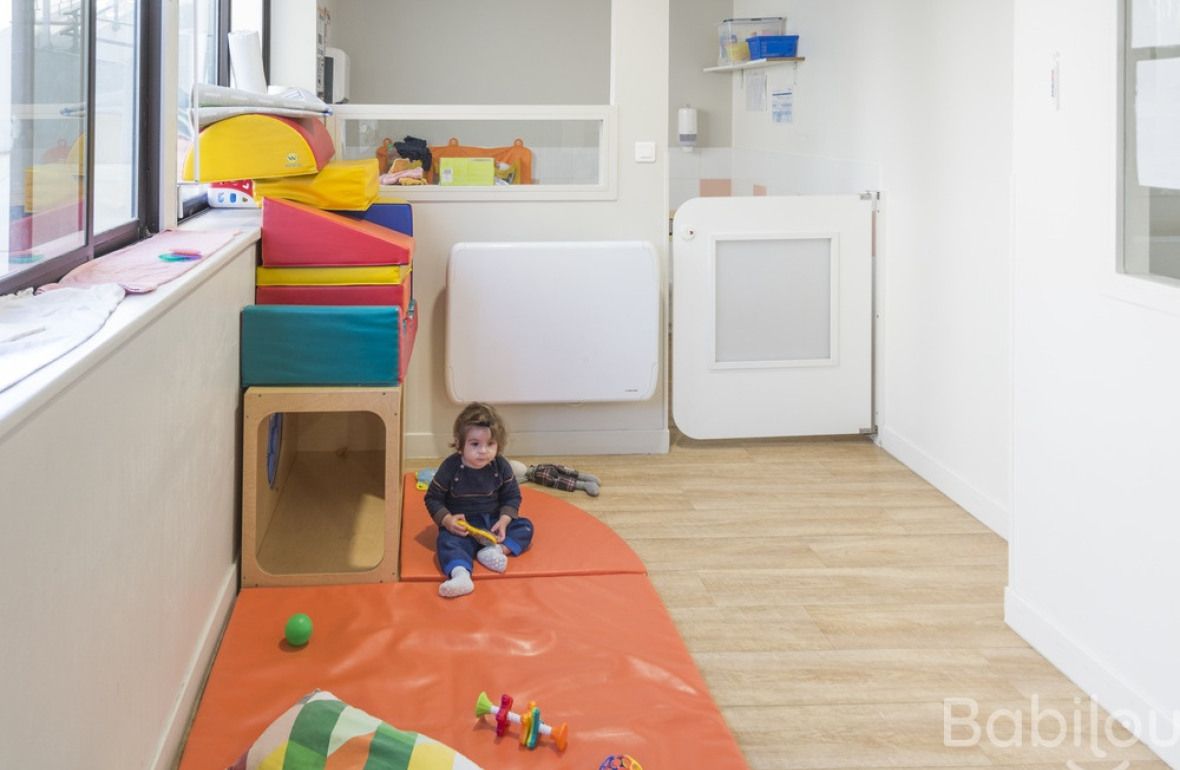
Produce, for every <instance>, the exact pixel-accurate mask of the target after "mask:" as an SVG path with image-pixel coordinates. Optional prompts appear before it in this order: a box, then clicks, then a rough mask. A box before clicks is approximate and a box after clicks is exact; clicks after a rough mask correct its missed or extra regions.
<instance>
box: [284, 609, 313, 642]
mask: <svg viewBox="0 0 1180 770" xmlns="http://www.w3.org/2000/svg"><path fill="white" fill-rule="evenodd" d="M283 636H284V637H286V639H287V644H289V645H291V646H292V647H302V646H303V645H305V644H307V640H308V639H311V618H309V617H307V616H306V615H304V614H303V613H302V612H296V613H295V614H294V615H292V616H291V617H289V618H287V627H286V629H284V631H283Z"/></svg>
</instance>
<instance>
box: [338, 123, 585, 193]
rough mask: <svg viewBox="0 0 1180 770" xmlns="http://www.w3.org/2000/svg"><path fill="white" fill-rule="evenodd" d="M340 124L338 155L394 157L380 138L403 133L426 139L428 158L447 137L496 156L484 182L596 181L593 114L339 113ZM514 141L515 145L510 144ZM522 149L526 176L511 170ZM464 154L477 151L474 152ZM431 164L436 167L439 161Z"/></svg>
mask: <svg viewBox="0 0 1180 770" xmlns="http://www.w3.org/2000/svg"><path fill="white" fill-rule="evenodd" d="M342 122H343V124H344V132H343V136H344V139H343V144H344V146H343V147H342V148H340V157H341V158H344V159H347V160H352V159H357V158H373V157H380V156H379V155H378V152H379V151H380V150H382V149H383V148H386V149H385V154H386V158H387V160H386V162H387V163H388V162H391V161H392V160H393V159H395V158H396V157H397V152H396V148H394V149H393V154H392V155H390V154H389V150H388V146H387V142H386V140H390V142H394V143H396V142H400V141H402V139H403V138H405V137H407V136H412V137H417V138H420V139H423V140H425V141H426V143H427V145H428V146H430V147H432V148H436V149H435V150H433V151H432V158H433V157H434V156H436V155H445V154H446V152H447V151H446V150H443V151H441V152H439V151H438V150H437V148H438V147H441V146H445V145H447V144H448V143H449V142H450V141H451V139H452V138H454V139H456V140H458V141H457V142H456V143H457V144H461V145H462V146H464V147H471V148H483V149H486V150H488V151H489V152H488V155H489V156H490V157H492V158H493V160H494V161H496V162H497V163H496V165H497V166H498V167H499V168H498V170H499V172H500V174H499V176H500V181H499V182H497V181H496V177H495V176H493V177H492V178H490V179H487V180H485V182H484V183H485V184H489V185H492V184H512V185H516V184H541V185H595V184H599V183H600V182H601V180H600V168H601V161H600V155H601V149H600V148H601V146H602V130H603V124H602V120H601V119H597V118H585V119H583V118H576V119H574V118H571V119H569V120H551V119H544V118H542V119H527V120H480V119H462V120H422V119H366V118H352V117H345V118H342ZM517 141H519V142H520V144H521V147H520V149H519V150H516V151H512V150H509V149H508V148H511V147H513V146H514V145H515V143H516V142H517ZM520 153H524V154H525V155H526V156H527V157H528V158H529V161H530V163H529V166H530V168H529V173H528V175H527V177H526V176H524V175H523V174H521V175H520V176H515V175H513V172H512V169H511V166H512V161H513V159H514V157H515V156H516V155H518V154H520ZM466 155H467V156H479V155H480V153H479V152H476V151H472V152H468V153H466ZM434 165H436V166H439V165H441V164H440V163H437V162H436V163H435V164H434ZM427 178H428V179H429V181H430V182H432V183H442V184H446V182H445V181H442V176H441V175H440V172H439V170H432V172H431V174H430V175H429V176H428V177H427Z"/></svg>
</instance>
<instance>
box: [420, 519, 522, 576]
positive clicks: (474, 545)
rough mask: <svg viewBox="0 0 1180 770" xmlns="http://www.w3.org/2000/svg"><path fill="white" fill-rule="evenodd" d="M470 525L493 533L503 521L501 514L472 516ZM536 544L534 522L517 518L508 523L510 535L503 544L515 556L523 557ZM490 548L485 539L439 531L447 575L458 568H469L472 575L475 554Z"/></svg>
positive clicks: (440, 552)
mask: <svg viewBox="0 0 1180 770" xmlns="http://www.w3.org/2000/svg"><path fill="white" fill-rule="evenodd" d="M465 517H466V519H467V523H468V524H470V525H471V526H473V527H479V528H480V529H486V530H491V528H492V525H493V524H495V523H496V522H497V521H499V520H500V514H499V513H468V514H465ZM532 542H533V523H532V522H531V521H529V520H528V519H524V518H519V517H518V518H515V519H513V520H512V521H510V522H508V532H507V533H506V536H505V537H504V542H503V543H502V544H501V545H504V546H507V548H508V550H509V551H510V552H511V553H512V555H513V556H520V555H521V554H522V553H524V552H525V551H527V550H528V547H529V544H530V543H532ZM486 545H487V541H485V540H484V539H483V538H482V537H472V536H468V535H452V534H451V533H450V532H448V531H447V530H445V529H443V528H441V527H440V528H439V530H438V545H437V546H436V548H437V549H438V564H439V566H440V567H441V568H442V573H443V575H445V576H447V577H450V576H451V570H453V569H454V568H455V567H466V568H467V571H468V572H470V571H471V570H472V568H473V567H474V566H475V553H476V552H477V551H478V550H479V549H480V548H483V547H484V546H486Z"/></svg>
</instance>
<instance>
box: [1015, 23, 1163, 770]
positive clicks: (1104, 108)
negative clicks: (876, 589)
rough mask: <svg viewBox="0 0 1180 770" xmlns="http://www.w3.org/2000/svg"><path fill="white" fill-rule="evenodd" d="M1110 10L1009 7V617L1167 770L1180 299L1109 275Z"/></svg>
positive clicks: (1112, 208) (1112, 219)
mask: <svg viewBox="0 0 1180 770" xmlns="http://www.w3.org/2000/svg"><path fill="white" fill-rule="evenodd" d="M1118 5H1119V4H1118V3H1113V2H1105V1H1102V0H1021V2H1018V3H1017V5H1016V17H1015V29H1016V38H1015V63H1016V74H1017V77H1016V81H1015V85H1016V88H1015V124H1014V125H1015V144H1014V154H1013V156H1014V170H1015V175H1014V201H1013V211H1014V238H1013V243H1014V258H1013V265H1014V268H1015V269H1014V326H1015V357H1014V374H1015V382H1016V390H1015V404H1014V406H1015V450H1016V451H1015V464H1014V499H1015V515H1014V517H1013V528H1012V545H1011V579H1010V586H1009V592H1008V601H1007V617H1008V621H1009V622H1010V623H1011V624H1012V626H1013V627H1014V628H1016V630H1017V631H1019V632H1020V633H1021V634H1022V635H1024V636H1025V638H1027V639H1028V640H1029V641H1030V642H1032V643H1033V645H1034V646H1035V647H1037V649H1039V650H1040V651H1041V652H1042V653H1044V654H1045V655H1046V656H1047V657H1048V658H1049V660H1050V661H1052V662H1053V663H1054V664H1055V665H1057V666H1058V667H1059V668H1060V669H1062V670H1063V671H1064V672H1065V673H1066V674H1067V675H1068V676H1069V677H1070V678H1072V679H1073V680H1074V681H1076V682H1077V683H1078V684H1079V685H1080V686H1082V687H1083V688H1085V689H1086V691H1087V692H1090V693H1093V694H1094V695H1095V696H1096V698H1097V700H1098V701H1099V702H1100V703H1102V704H1103V705H1105V706H1106V707H1107V708H1109V709H1127V710H1129V712H1130V713H1133V714H1134V715H1136V717H1137V718H1138V719H1139V720H1140V724H1141V725H1145V726H1149V725H1150V719H1151V717H1152V715H1154V716H1155V717H1156V719H1157V723H1158V724H1157V726H1158V727H1159V728H1161V729H1159V730H1156V731H1155V737H1154V738H1153V735H1152V731H1150V730H1147V731H1144V732H1142V733H1141V737H1142V738H1144V740H1146V742H1147V743H1148V744H1149V745H1151V746H1152V748H1154V749H1155V751H1156V752H1157V753H1159V754H1160V756H1161V757H1162V758H1163V759H1164V760H1165V761H1167V762H1169V763H1170V764H1171V766H1173V767H1180V746H1178V743H1180V736H1177V727H1176V726H1174V725H1170V724H1168V722H1167V720H1168V719H1171V718H1175V716H1176V714H1177V712H1178V711H1180V666H1178V665H1177V662H1176V650H1177V649H1180V615H1178V614H1177V612H1176V610H1175V607H1176V597H1175V593H1176V587H1177V586H1178V585H1180V559H1177V553H1178V552H1180V517H1178V516H1177V508H1178V505H1177V501H1178V500H1180V474H1178V473H1177V471H1176V469H1177V468H1178V467H1180V444H1178V443H1177V441H1176V436H1175V433H1176V430H1175V429H1176V427H1177V426H1178V425H1180V405H1178V402H1177V399H1176V393H1177V391H1178V390H1180V355H1178V352H1177V351H1178V350H1180V348H1178V347H1177V344H1176V340H1177V339H1180V288H1176V287H1162V288H1159V291H1158V292H1154V293H1153V292H1149V291H1147V289H1149V288H1152V287H1147V286H1144V285H1142V284H1141V283H1140V282H1139V281H1137V280H1136V279H1130V278H1127V279H1124V282H1125V284H1128V285H1129V286H1130V288H1128V285H1124V282H1119V281H1117V280H1116V276H1114V275H1113V272H1114V265H1115V259H1116V252H1117V243H1118V241H1117V230H1116V200H1117V199H1116V194H1117V161H1118V155H1119V142H1118V134H1117V128H1118V127H1117V122H1116V119H1117V116H1118V111H1119V107H1118V102H1117V97H1116V94H1117V86H1118V68H1117V52H1118V47H1117V46H1118V29H1119V23H1118V16H1117V10H1118ZM1055 54H1060V61H1061V84H1062V87H1061V97H1062V98H1061V109H1060V110H1056V109H1054V105H1053V103H1052V101H1051V100H1050V98H1049V93H1048V73H1049V68H1050V63H1051V61H1052V59H1053V57H1054V55H1055ZM1136 288H1138V289H1139V290H1138V291H1136ZM1153 294H1155V295H1156V296H1154V298H1153ZM1120 297H1130V298H1131V299H1135V300H1137V301H1143V302H1147V301H1154V302H1155V304H1156V305H1157V306H1158V308H1159V309H1153V308H1150V307H1147V306H1144V305H1141V304H1135V303H1134V302H1127V301H1124V300H1123V299H1120ZM1160 738H1162V739H1163V740H1159V739H1160Z"/></svg>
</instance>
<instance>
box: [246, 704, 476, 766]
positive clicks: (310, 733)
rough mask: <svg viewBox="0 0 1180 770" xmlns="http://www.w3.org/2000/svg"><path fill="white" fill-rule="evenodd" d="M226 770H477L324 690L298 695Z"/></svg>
mask: <svg viewBox="0 0 1180 770" xmlns="http://www.w3.org/2000/svg"><path fill="white" fill-rule="evenodd" d="M228 770H479V766H478V765H476V764H475V763H474V762H472V761H471V760H469V759H468V758H467V757H465V756H463V755H462V754H459V753H457V752H455V750H454V749H451V748H449V747H447V746H444V745H442V744H441V743H438V742H437V741H434V740H431V739H430V738H427V737H426V736H424V735H421V734H419V733H412V732H406V731H404V730H398V729H397V728H395V727H391V726H390V725H388V724H386V723H385V722H382V721H381V720H380V719H377V718H376V717H373V716H369V715H368V714H366V713H365V712H363V711H361V710H360V709H357V708H353V707H352V706H349V705H347V704H346V703H344V702H343V701H341V700H339V699H338V698H336V696H334V695H332V694H331V693H329V692H324V691H323V690H316V691H315V692H313V693H311V694H309V695H306V696H304V697H303V698H301V699H300V701H299V702H298V703H296V704H295V705H294V706H292V707H291V708H289V709H287V711H286V712H285V713H284V714H283V715H282V716H280V717H279V718H278V719H276V720H275V721H274V722H272V723H271V725H270V726H269V727H267V728H266V730H264V731H263V733H262V735H261V736H260V737H259V738H258V740H257V741H255V742H254V745H253V746H251V747H250V748H249V749H248V750H247V751H246V753H245V754H243V755H242V756H241V757H239V758H238V761H237V762H235V763H234V764H233V765H231V766H230V767H229V768H228Z"/></svg>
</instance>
